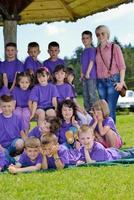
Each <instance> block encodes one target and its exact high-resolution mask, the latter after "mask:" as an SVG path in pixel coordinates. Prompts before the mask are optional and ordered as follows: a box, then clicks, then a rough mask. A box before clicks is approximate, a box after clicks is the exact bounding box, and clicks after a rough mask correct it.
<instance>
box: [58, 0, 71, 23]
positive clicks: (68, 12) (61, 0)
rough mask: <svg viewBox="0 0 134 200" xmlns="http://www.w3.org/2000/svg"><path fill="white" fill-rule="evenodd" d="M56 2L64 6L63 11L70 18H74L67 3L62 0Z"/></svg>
mask: <svg viewBox="0 0 134 200" xmlns="http://www.w3.org/2000/svg"><path fill="white" fill-rule="evenodd" d="M58 2H59V3H60V4H61V6H62V7H63V8H64V10H65V12H66V13H67V15H68V16H69V18H70V20H72V21H73V20H74V15H73V13H72V11H71V10H70V9H69V7H68V5H67V4H66V3H65V1H63V0H58Z"/></svg>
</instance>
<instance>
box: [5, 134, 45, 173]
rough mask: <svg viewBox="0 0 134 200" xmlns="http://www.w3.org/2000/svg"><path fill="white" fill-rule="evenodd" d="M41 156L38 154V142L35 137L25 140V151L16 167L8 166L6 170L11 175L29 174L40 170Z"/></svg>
mask: <svg viewBox="0 0 134 200" xmlns="http://www.w3.org/2000/svg"><path fill="white" fill-rule="evenodd" d="M41 163H42V155H41V153H40V140H39V139H38V138H35V137H30V138H26V139H25V149H24V152H23V153H22V154H21V156H20V158H19V160H18V162H17V163H16V165H10V166H9V168H8V170H9V172H10V173H12V174H16V173H19V172H31V171H37V170H40V169H41Z"/></svg>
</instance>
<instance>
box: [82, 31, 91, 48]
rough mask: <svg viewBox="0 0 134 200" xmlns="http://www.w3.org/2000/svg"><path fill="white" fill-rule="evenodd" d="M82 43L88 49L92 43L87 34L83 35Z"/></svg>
mask: <svg viewBox="0 0 134 200" xmlns="http://www.w3.org/2000/svg"><path fill="white" fill-rule="evenodd" d="M82 42H83V44H84V46H85V47H88V46H89V45H91V43H92V38H91V37H90V35H88V34H83V36H82Z"/></svg>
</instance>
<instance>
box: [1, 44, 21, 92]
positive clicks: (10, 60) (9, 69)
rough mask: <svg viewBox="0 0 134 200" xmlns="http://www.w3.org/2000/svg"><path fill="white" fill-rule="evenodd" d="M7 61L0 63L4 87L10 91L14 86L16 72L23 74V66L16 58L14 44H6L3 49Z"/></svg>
mask: <svg viewBox="0 0 134 200" xmlns="http://www.w3.org/2000/svg"><path fill="white" fill-rule="evenodd" d="M5 53H6V57H7V59H6V60H5V61H4V62H2V64H1V70H2V74H3V80H4V85H5V86H6V87H8V88H9V89H10V90H12V89H13V88H14V86H15V80H16V74H17V72H23V71H24V66H23V63H22V62H21V61H19V60H18V59H17V58H16V55H17V46H16V44H15V43H12V42H10V43H8V44H6V47H5Z"/></svg>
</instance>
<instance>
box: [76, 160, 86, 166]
mask: <svg viewBox="0 0 134 200" xmlns="http://www.w3.org/2000/svg"><path fill="white" fill-rule="evenodd" d="M84 163H85V162H84V161H82V160H78V161H77V163H76V166H79V165H82V164H84Z"/></svg>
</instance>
